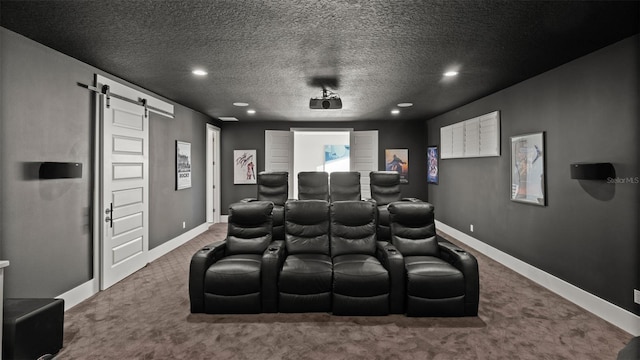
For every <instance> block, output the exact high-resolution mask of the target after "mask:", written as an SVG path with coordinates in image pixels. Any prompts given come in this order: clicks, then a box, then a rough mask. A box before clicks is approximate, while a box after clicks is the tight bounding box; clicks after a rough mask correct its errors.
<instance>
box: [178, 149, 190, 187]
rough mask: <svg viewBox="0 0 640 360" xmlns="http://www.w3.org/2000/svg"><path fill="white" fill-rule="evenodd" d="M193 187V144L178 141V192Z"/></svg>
mask: <svg viewBox="0 0 640 360" xmlns="http://www.w3.org/2000/svg"><path fill="white" fill-rule="evenodd" d="M190 187H191V143H188V142H185V141H179V140H176V190H181V189H188V188H190Z"/></svg>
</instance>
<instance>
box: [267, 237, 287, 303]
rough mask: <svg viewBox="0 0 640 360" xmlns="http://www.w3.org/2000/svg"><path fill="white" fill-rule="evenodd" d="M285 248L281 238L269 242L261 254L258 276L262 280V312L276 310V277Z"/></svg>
mask: <svg viewBox="0 0 640 360" xmlns="http://www.w3.org/2000/svg"><path fill="white" fill-rule="evenodd" d="M286 251H287V248H286V246H285V244H284V241H282V240H276V241H273V242H271V244H269V246H268V247H267V249H266V250H265V251H264V253H263V254H262V265H261V266H260V274H261V275H260V276H261V280H262V291H261V292H262V312H268V313H274V312H278V277H279V275H280V269H282V264H283V263H284V259H285V257H286V255H287V254H286Z"/></svg>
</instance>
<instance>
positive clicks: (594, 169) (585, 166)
mask: <svg viewBox="0 0 640 360" xmlns="http://www.w3.org/2000/svg"><path fill="white" fill-rule="evenodd" d="M615 176H616V171H615V169H614V168H613V164H611V163H574V164H571V178H572V179H577V180H607V179H609V178H613V177H615Z"/></svg>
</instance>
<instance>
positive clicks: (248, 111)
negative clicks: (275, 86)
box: [247, 109, 256, 115]
mask: <svg viewBox="0 0 640 360" xmlns="http://www.w3.org/2000/svg"><path fill="white" fill-rule="evenodd" d="M255 113H256V111H255V110H253V109H249V110H247V114H249V115H253V114H255Z"/></svg>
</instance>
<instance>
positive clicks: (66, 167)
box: [39, 162, 82, 179]
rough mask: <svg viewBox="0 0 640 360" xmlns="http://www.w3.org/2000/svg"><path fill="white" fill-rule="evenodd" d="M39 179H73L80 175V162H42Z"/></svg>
mask: <svg viewBox="0 0 640 360" xmlns="http://www.w3.org/2000/svg"><path fill="white" fill-rule="evenodd" d="M39 176H40V179H74V178H81V177H82V163H74V162H43V163H42V164H40V171H39Z"/></svg>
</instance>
